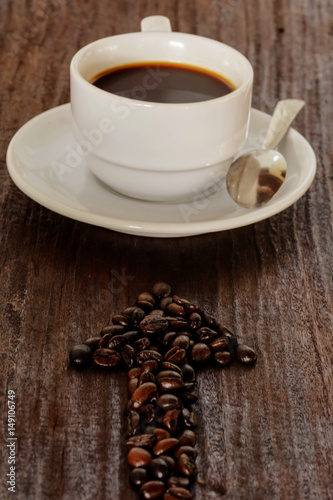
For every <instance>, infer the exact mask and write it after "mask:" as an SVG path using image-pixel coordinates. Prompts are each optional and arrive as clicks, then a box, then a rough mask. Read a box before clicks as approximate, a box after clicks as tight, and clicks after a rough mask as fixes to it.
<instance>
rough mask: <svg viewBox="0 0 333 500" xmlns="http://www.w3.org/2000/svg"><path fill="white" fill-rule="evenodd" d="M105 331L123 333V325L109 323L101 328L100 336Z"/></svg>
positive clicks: (115, 333) (116, 333)
mask: <svg viewBox="0 0 333 500" xmlns="http://www.w3.org/2000/svg"><path fill="white" fill-rule="evenodd" d="M107 333H111V334H112V335H121V334H122V333H125V327H124V326H121V325H109V326H106V327H105V328H103V329H102V330H101V337H104V335H106V334H107Z"/></svg>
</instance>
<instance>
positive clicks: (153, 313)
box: [148, 309, 164, 317]
mask: <svg viewBox="0 0 333 500" xmlns="http://www.w3.org/2000/svg"><path fill="white" fill-rule="evenodd" d="M148 316H160V317H161V316H164V311H163V310H162V309H153V310H152V311H150V313H149V314H148Z"/></svg>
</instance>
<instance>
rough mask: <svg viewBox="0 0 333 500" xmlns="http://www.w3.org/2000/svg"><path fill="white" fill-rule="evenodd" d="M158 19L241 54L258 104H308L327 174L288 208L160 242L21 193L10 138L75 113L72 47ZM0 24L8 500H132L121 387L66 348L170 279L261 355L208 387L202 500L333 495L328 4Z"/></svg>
mask: <svg viewBox="0 0 333 500" xmlns="http://www.w3.org/2000/svg"><path fill="white" fill-rule="evenodd" d="M156 13H158V14H163V15H167V16H168V17H169V18H170V20H171V23H172V26H173V29H174V30H176V31H182V32H187V33H196V34H199V35H203V36H208V37H211V38H214V39H217V40H223V41H225V42H227V43H228V44H230V45H232V46H233V47H235V48H236V49H238V50H240V51H241V52H242V53H244V54H245V55H246V56H247V57H248V58H249V60H250V61H251V63H252V64H253V66H254V71H255V82H254V95H253V106H254V107H255V108H257V109H261V110H263V111H267V112H271V111H272V109H273V107H274V105H275V103H276V102H277V100H278V99H281V98H286V97H297V98H303V99H304V100H305V101H306V103H307V105H306V108H305V110H304V111H303V112H302V113H301V114H300V115H299V117H298V118H297V120H296V122H295V128H296V129H298V130H299V131H300V132H301V133H302V134H303V135H304V136H305V137H306V138H307V140H308V141H309V142H310V143H311V144H312V146H313V148H314V150H315V152H316V156H317V160H318V172H317V175H316V178H315V180H314V182H313V184H312V186H311V188H310V189H309V191H308V192H307V193H306V194H305V195H304V196H303V197H302V198H301V199H300V200H299V201H298V202H297V203H295V204H294V205H293V206H292V207H290V208H288V209H287V210H285V211H283V212H282V213H280V214H278V215H276V216H274V217H272V218H270V219H268V220H264V221H262V222H260V223H257V224H254V225H251V226H248V227H244V228H240V229H235V230H232V231H225V232H219V233H215V234H206V235H202V236H194V237H188V238H180V239H170V240H166V239H158V238H144V237H136V236H130V235H126V234H121V233H116V232H113V231H108V230H106V229H102V228H99V227H94V226H90V225H87V224H84V223H80V222H76V221H74V220H71V219H69V218H65V217H63V216H61V215H58V214H56V213H53V212H51V211H49V210H47V209H46V208H43V207H42V206H40V205H39V204H37V203H35V202H34V201H32V200H31V199H29V198H28V197H27V196H25V195H24V194H22V193H21V192H20V191H19V190H18V188H17V187H16V186H15V185H14V184H13V182H12V181H11V179H10V177H9V175H8V172H7V169H6V163H5V153H6V149H7V146H8V143H9V141H10V139H11V137H12V136H13V134H14V133H15V132H16V131H17V130H18V128H19V127H20V126H21V125H23V124H24V123H25V122H26V121H27V120H29V119H30V118H32V117H33V116H35V115H37V114H39V113H41V112H42V111H45V110H47V109H49V108H52V107H55V106H58V105H60V104H63V103H66V102H68V101H69V71H68V66H69V63H70V60H71V58H72V56H73V55H74V53H75V52H76V51H77V49H78V48H80V47H82V46H84V45H85V44H87V43H89V42H91V41H93V40H95V39H97V38H101V37H103V36H107V35H110V34H116V33H125V32H129V31H135V30H137V29H138V26H139V22H140V20H141V18H142V17H145V16H146V15H151V14H156ZM0 19H1V55H0V57H1V65H0V67H1V74H0V78H1V85H0V92H1V109H2V111H1V117H2V119H1V136H0V141H1V170H0V176H1V177H0V180H1V192H0V204H1V210H0V241H1V251H0V269H1V302H0V324H1V328H0V335H1V344H0V345H1V347H0V359H1V377H0V381H1V385H0V387H1V440H0V441H1V455H0V456H1V465H0V471H1V485H0V497H1V498H3V499H5V498H13V497H14V496H15V498H17V499H20V500H22V499H37V500H39V499H41V500H44V499H60V498H64V499H78V500H81V499H85V500H88V499H99V500H105V499H108V500H109V499H110V500H125V499H129V500H130V499H134V498H137V496H136V494H135V493H134V492H133V491H132V490H130V488H129V485H128V466H127V464H126V453H125V448H124V444H123V441H122V436H123V431H122V423H123V410H124V407H125V403H126V398H127V395H126V376H125V374H124V373H114V374H112V375H110V374H109V373H96V372H94V371H86V372H83V373H77V372H75V371H74V370H73V369H71V368H70V367H69V363H68V352H69V350H70V349H71V347H72V346H73V345H74V344H76V343H78V342H80V341H82V340H84V339H86V338H87V337H89V336H91V335H94V334H96V333H98V332H99V330H100V329H101V328H102V327H103V326H105V325H107V324H108V323H109V322H110V318H111V316H112V315H113V314H114V313H115V312H120V311H121V310H122V309H124V307H126V305H127V304H132V303H133V302H134V301H135V298H136V295H137V293H138V292H140V291H142V290H145V289H149V288H150V286H151V285H152V284H153V283H154V282H155V281H156V280H165V281H167V282H169V283H171V284H172V287H173V290H174V291H175V292H176V293H177V294H178V295H180V296H184V297H187V298H188V299H190V300H192V301H194V302H197V303H200V304H201V305H203V306H204V307H206V308H207V309H208V310H209V311H210V312H211V313H212V314H214V315H215V316H217V317H218V318H219V319H220V320H221V321H223V323H225V324H227V325H229V326H230V327H231V328H232V329H233V330H234V331H235V332H236V333H237V334H238V336H239V337H240V338H241V339H242V340H243V341H244V342H246V343H248V344H249V345H251V346H253V347H254V348H255V349H256V350H257V352H258V361H257V364H256V366H255V367H254V368H252V369H246V367H244V366H240V365H239V364H234V365H232V366H231V367H230V368H228V369H224V370H215V369H213V368H207V369H206V370H205V371H204V372H202V374H201V375H200V377H199V379H198V392H199V394H200V401H199V403H198V404H197V405H196V412H197V415H198V423H199V429H198V436H199V440H198V444H197V450H198V458H197V464H198V468H199V470H200V471H201V475H202V476H203V477H204V478H205V479H206V481H207V484H206V486H199V485H197V486H196V487H195V498H196V499H197V500H199V499H200V500H207V499H220V498H221V499H222V498H223V499H234V500H243V499H244V500H245V499H254V500H273V499H286V500H291V499H292V500H296V499H302V500H305V499H311V500H320V499H321V500H328V499H329V498H333V428H332V423H333V422H332V407H333V377H332V366H333V365H332V359H333V342H332V220H333V219H332V202H333V195H332V188H333V184H332V158H333V149H332V135H333V126H332V116H333V92H332V78H333V65H332V63H333V60H332V53H333V17H332V5H331V2H330V0H318V1H317V2H303V1H302V0H291V1H290V2H264V1H263V2H257V1H255V0H248V1H247V2H245V1H241V0H225V1H222V0H212V1H209V0H197V1H196V2H190V1H188V0H178V1H177V0H170V1H168V2H166V1H163V0H155V1H151V0H137V1H134V0H116V1H107V0H99V1H98V2H94V1H93V0H87V1H85V2H78V1H73V2H67V1H66V2H65V1H64V0H49V1H42V0H40V1H37V2H24V1H23V0H15V1H14V0H2V2H1V4H0ZM125 275H126V276H127V278H124V276H125ZM121 277H123V278H121ZM117 280H118V281H117ZM8 390H11V391H15V401H16V415H15V417H16V430H15V436H16V437H17V443H16V494H15V495H14V496H11V495H12V494H11V493H10V492H8V490H7V487H8V485H6V483H5V481H6V479H7V474H8V473H9V464H8V456H9V452H10V449H9V448H8V447H7V446H6V445H7V443H8V442H9V441H8V440H7V438H8V437H9V435H8V425H7V415H8V409H9V408H8V405H7V399H8V398H7V395H8Z"/></svg>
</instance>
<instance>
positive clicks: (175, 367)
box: [161, 361, 183, 376]
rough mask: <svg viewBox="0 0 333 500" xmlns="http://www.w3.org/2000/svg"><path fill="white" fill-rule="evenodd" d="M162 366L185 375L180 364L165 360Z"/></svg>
mask: <svg viewBox="0 0 333 500" xmlns="http://www.w3.org/2000/svg"><path fill="white" fill-rule="evenodd" d="M161 367H162V368H165V370H172V371H175V372H178V373H179V374H180V375H181V376H183V372H182V369H181V368H180V367H179V366H178V365H175V364H174V363H171V361H163V363H162V364H161Z"/></svg>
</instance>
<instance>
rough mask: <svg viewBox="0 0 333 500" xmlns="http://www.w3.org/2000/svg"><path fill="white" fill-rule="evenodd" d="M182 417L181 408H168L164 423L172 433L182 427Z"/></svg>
mask: <svg viewBox="0 0 333 500" xmlns="http://www.w3.org/2000/svg"><path fill="white" fill-rule="evenodd" d="M180 418H181V411H180V410H177V409H173V410H168V411H167V412H166V413H165V415H164V417H163V425H164V427H166V428H167V429H168V431H169V432H171V434H174V433H175V432H176V431H177V430H178V429H179V427H180Z"/></svg>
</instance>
